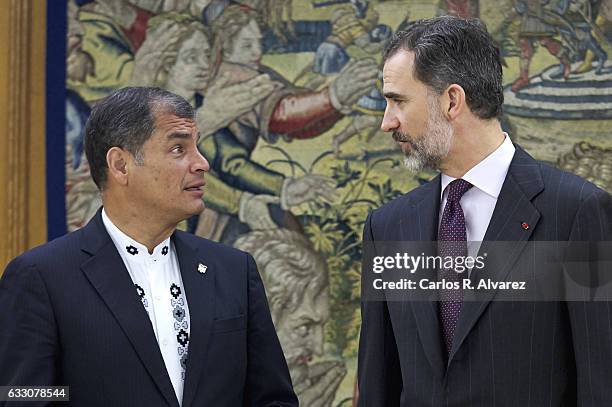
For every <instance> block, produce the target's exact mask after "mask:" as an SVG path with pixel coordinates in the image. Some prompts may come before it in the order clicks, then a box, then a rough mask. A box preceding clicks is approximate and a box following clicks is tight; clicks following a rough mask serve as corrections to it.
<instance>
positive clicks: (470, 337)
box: [358, 16, 612, 407]
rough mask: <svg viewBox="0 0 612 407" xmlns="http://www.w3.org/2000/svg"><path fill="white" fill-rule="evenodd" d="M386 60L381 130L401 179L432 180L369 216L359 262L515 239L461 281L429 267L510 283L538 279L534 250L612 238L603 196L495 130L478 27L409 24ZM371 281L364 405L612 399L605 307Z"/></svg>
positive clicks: (499, 96) (488, 54) (493, 66)
mask: <svg viewBox="0 0 612 407" xmlns="http://www.w3.org/2000/svg"><path fill="white" fill-rule="evenodd" d="M383 62H384V67H383V94H384V96H385V99H386V100H387V107H386V110H385V115H384V117H383V120H382V124H381V128H382V130H384V131H386V132H390V133H392V136H393V139H394V140H395V141H396V142H398V144H399V146H400V148H401V149H402V151H403V152H404V154H405V155H406V159H405V164H406V166H407V167H408V168H409V169H410V170H413V171H416V170H420V169H422V168H429V169H434V170H437V171H439V172H440V173H441V174H439V175H438V176H437V177H435V178H434V179H433V180H432V181H430V182H429V183H427V184H424V185H422V186H420V187H419V188H416V189H415V190H413V191H410V192H409V193H407V194H405V195H404V196H401V197H399V198H397V199H395V200H393V201H391V202H389V203H387V204H385V205H383V206H382V207H380V208H378V209H376V210H374V211H372V212H371V213H370V214H369V216H368V218H367V220H366V222H365V226H364V255H365V256H366V257H365V258H366V259H367V258H368V250H370V253H371V250H374V251H375V252H374V253H375V254H379V253H380V252H381V251H385V250H388V245H387V246H385V244H388V243H390V242H420V243H421V244H422V243H425V247H431V248H432V249H431V250H432V253H431V254H435V255H437V256H440V257H442V258H446V257H448V256H451V257H453V258H459V257H463V258H466V256H472V257H473V256H476V255H478V254H479V250H481V245H482V247H483V248H490V247H492V246H493V245H492V244H491V242H512V243H513V245H512V246H511V247H513V248H516V250H514V251H512V252H507V253H502V254H501V255H499V256H497V257H496V258H495V259H491V258H489V259H487V261H486V263H487V265H485V267H484V269H482V270H476V269H472V270H470V271H469V272H468V275H467V276H460V275H459V274H458V273H459V270H458V269H457V270H453V269H452V268H449V267H452V266H442V267H441V269H440V270H433V271H432V272H433V277H434V280H435V279H438V280H440V281H448V282H455V281H462V280H461V279H463V278H468V281H470V279H471V280H473V279H476V278H478V279H484V278H485V277H486V278H492V279H494V280H495V281H514V280H516V279H517V276H522V275H524V274H525V273H531V274H529V275H532V274H533V273H535V271H539V270H535V269H534V268H533V266H532V265H531V264H530V261H536V260H539V259H537V258H532V257H531V256H529V255H528V253H529V250H530V247H531V246H529V245H527V244H526V243H527V242H528V241H553V242H557V243H558V242H569V243H575V242H576V241H578V242H588V243H589V244H595V246H596V245H597V244H601V243H602V241H607V242H608V243H609V241H611V240H612V226H611V225H612V199H611V197H610V195H609V194H608V193H607V192H605V191H603V190H601V189H600V188H598V187H596V186H595V185H593V184H592V183H590V182H588V181H586V180H584V179H582V178H579V177H577V176H575V175H572V174H569V173H565V172H562V171H560V170H558V169H556V168H553V167H550V166H548V165H545V164H542V163H539V162H537V161H536V160H534V159H533V158H532V157H531V156H530V155H529V154H528V153H527V152H525V151H524V150H523V149H521V148H520V147H519V146H518V145H515V144H513V143H512V141H511V140H510V137H509V135H508V134H506V133H504V132H503V131H502V128H501V126H500V122H499V118H500V116H501V113H502V104H503V89H502V68H501V62H500V56H499V50H498V49H497V47H496V46H495V45H494V44H493V41H492V40H491V36H490V35H489V33H488V32H487V30H486V27H485V26H484V25H483V24H482V23H481V22H480V21H478V20H476V19H467V20H466V19H462V18H458V17H450V16H444V17H438V18H433V19H428V20H419V21H416V22H413V23H412V24H411V25H409V26H408V27H407V29H406V30H405V31H399V32H397V33H396V34H395V35H394V37H393V38H392V39H391V40H390V42H389V43H388V44H387V46H386V49H385V50H384V52H383ZM427 242H430V243H431V244H430V245H429V246H427ZM467 242H475V243H476V244H474V245H468V244H467ZM422 246H423V245H421V247H422ZM404 247H405V246H404ZM599 247H600V246H599ZM418 254H420V251H419V253H418ZM428 254H430V253H428ZM490 257H491V256H490ZM536 257H537V256H536ZM493 260H494V262H493ZM588 260H589V261H591V260H592V258H591V257H589V259H588ZM530 267H531V268H530ZM421 272H424V271H422V270H419V271H417V273H421ZM372 273H373V271H372V267H369V264H368V263H367V260H365V261H364V268H363V271H362V309H361V311H362V328H361V338H360V345H359V366H358V377H359V381H358V383H359V406H364V407H365V406H367V407H388V406H405V407H408V406H410V407H425V406H436V407H438V406H453V407H491V406H494V407H497V406H508V407H515V406H527V405H537V406H587V405H588V406H604V405H612V393H611V392H610V391H608V390H607V384H609V383H611V382H612V346H611V345H610V341H609V340H608V339H607V338H611V337H612V323H611V322H610V321H611V320H610V318H609V315H611V314H612V307H611V305H610V302H608V301H609V300H610V299H609V298H608V299H606V300H605V301H599V302H594V301H560V300H555V301H543V300H542V299H538V298H530V299H529V302H528V301H521V302H516V301H497V300H496V299H498V298H499V297H500V295H501V293H500V292H499V291H495V290H490V291H489V292H487V293H476V294H474V293H472V292H468V288H465V287H464V286H463V285H461V284H457V286H458V287H459V288H458V289H457V288H442V289H440V290H439V291H437V292H435V293H434V295H432V296H431V297H422V298H421V297H419V299H420V301H415V300H414V299H415V297H410V298H409V299H408V298H407V297H401V298H400V297H398V296H397V295H395V294H396V293H395V292H393V293H392V292H391V291H390V290H386V291H383V292H382V293H381V292H380V291H379V292H377V293H375V291H376V290H375V289H373V288H372V284H369V283H370V282H371V281H372V276H371V274H372ZM379 277H380V275H378V276H377V277H376V278H379ZM444 287H447V286H444ZM448 287H455V286H454V285H449V286H448ZM464 290H465V291H464ZM415 295H416V294H415ZM427 295H429V294H427ZM602 338H605V339H602Z"/></svg>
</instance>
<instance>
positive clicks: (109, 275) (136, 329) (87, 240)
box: [81, 211, 178, 407]
mask: <svg viewBox="0 0 612 407" xmlns="http://www.w3.org/2000/svg"><path fill="white" fill-rule="evenodd" d="M82 249H83V250H84V251H85V252H87V253H89V254H91V255H92V257H91V258H90V259H89V260H87V261H86V262H85V263H83V264H82V265H81V269H82V270H83V273H84V274H85V276H86V277H87V279H88V280H89V282H90V283H91V285H92V286H93V287H94V288H95V289H96V291H97V292H98V294H99V295H100V297H102V300H103V301H104V303H105V304H106V306H107V307H108V308H109V309H110V311H111V312H112V314H113V315H114V316H115V319H116V320H117V322H118V323H119V325H120V326H121V329H122V330H123V331H124V332H125V335H126V336H127V337H128V339H129V341H130V342H131V344H132V346H133V347H134V350H135V351H136V353H137V354H138V357H139V358H140V360H141V361H142V363H143V365H144V366H145V368H146V369H147V371H148V372H149V374H150V375H151V378H152V379H153V381H154V382H155V384H156V385H157V387H158V388H159V389H160V391H161V393H162V394H163V396H164V398H165V399H166V401H167V402H168V405H170V406H176V407H178V401H177V399H176V394H175V392H174V388H173V387H172V383H171V381H170V377H169V376H168V372H167V370H166V366H165V364H164V360H163V358H162V355H161V351H160V350H159V345H158V343H157V340H156V339H155V332H154V331H153V327H152V326H151V321H150V319H149V316H148V315H147V312H146V311H145V309H144V307H143V305H142V302H141V301H140V299H139V298H138V294H137V293H136V289H135V288H134V283H133V282H132V280H131V278H130V275H129V274H128V271H127V269H126V268H125V265H124V264H123V260H122V259H121V256H120V255H119V253H118V252H117V249H116V248H115V245H114V244H113V241H112V240H111V238H110V236H109V235H108V233H107V232H106V228H105V227H104V224H103V222H102V216H101V211H98V213H97V214H96V216H95V217H94V218H93V219H92V220H91V221H90V222H89V224H88V225H87V226H86V227H85V228H84V229H83V246H82Z"/></svg>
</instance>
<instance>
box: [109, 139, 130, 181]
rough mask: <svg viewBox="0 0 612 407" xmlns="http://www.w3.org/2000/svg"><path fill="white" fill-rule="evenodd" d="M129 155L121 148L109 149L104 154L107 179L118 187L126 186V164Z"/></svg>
mask: <svg viewBox="0 0 612 407" xmlns="http://www.w3.org/2000/svg"><path fill="white" fill-rule="evenodd" d="M130 158H131V155H130V153H129V152H128V151H127V150H124V149H122V148H121V147H111V148H110V149H109V150H108V151H107V152H106V165H108V178H109V179H113V181H114V182H116V183H117V184H119V185H127V182H128V163H129V161H130Z"/></svg>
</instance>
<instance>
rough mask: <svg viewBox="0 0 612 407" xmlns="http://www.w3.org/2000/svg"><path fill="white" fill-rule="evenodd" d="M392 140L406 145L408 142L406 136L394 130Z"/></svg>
mask: <svg viewBox="0 0 612 407" xmlns="http://www.w3.org/2000/svg"><path fill="white" fill-rule="evenodd" d="M391 137H393V140H395V141H396V142H398V143H400V142H401V143H406V142H410V139H409V138H408V135H406V134H405V133H402V132H401V131H399V130H395V131H393V134H392V136H391Z"/></svg>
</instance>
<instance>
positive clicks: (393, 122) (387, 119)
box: [380, 105, 399, 132]
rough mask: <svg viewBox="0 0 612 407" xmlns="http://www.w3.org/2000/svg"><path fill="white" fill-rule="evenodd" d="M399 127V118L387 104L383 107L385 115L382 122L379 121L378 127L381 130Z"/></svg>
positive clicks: (391, 129)
mask: <svg viewBox="0 0 612 407" xmlns="http://www.w3.org/2000/svg"><path fill="white" fill-rule="evenodd" d="M398 127H399V120H398V119H397V116H396V115H395V113H393V112H392V111H391V109H390V108H389V105H387V107H386V108H385V115H384V116H383V119H382V122H381V123H380V129H381V130H382V131H386V132H388V131H393V130H395V129H397V128H398Z"/></svg>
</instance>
